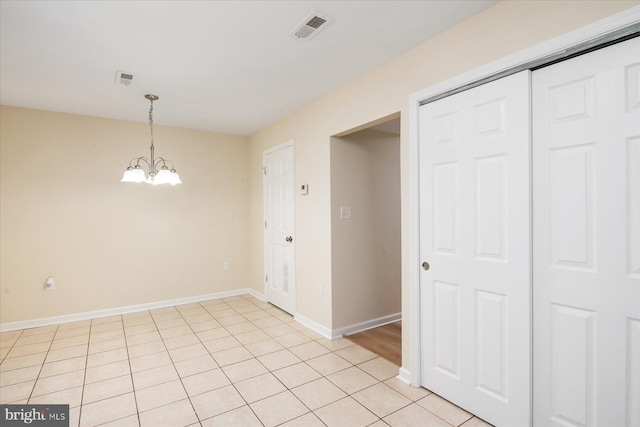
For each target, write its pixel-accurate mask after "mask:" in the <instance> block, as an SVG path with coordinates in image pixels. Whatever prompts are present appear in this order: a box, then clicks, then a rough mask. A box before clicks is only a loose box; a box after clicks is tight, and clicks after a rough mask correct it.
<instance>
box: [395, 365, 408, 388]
mask: <svg viewBox="0 0 640 427" xmlns="http://www.w3.org/2000/svg"><path fill="white" fill-rule="evenodd" d="M396 378H397V379H399V380H400V381H402V382H403V383H405V384H407V385H411V371H409V370H408V369H405V368H400V371H399V372H398V376H397V377H396Z"/></svg>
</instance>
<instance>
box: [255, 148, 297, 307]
mask: <svg viewBox="0 0 640 427" xmlns="http://www.w3.org/2000/svg"><path fill="white" fill-rule="evenodd" d="M289 147H291V149H292V150H293V181H294V184H293V188H294V192H293V205H294V212H295V196H296V192H295V188H296V185H295V179H296V172H295V158H296V149H295V144H294V140H293V139H290V140H288V141H286V142H283V143H282V144H278V145H276V146H273V147H270V148H267V149H265V150H263V151H262V170H263V176H262V222H263V223H266V218H267V212H266V207H267V205H266V203H265V197H266V194H267V192H266V184H267V183H266V181H265V179H264V170H265V167H266V157H267V156H268V155H269V154H271V153H274V152H276V151H279V150H283V149H285V148H289ZM292 221H293V229H294V230H295V228H296V216H295V214H294V215H293V219H292ZM294 236H295V232H294ZM294 245H295V243H294ZM262 252H263V253H262V284H263V290H264V300H265V301H266V302H269V297H268V293H267V285H268V284H267V281H266V280H265V278H266V275H267V265H268V264H267V263H268V259H267V232H266V229H265V228H264V227H263V228H262ZM293 254H294V255H293V262H294V264H295V262H296V256H295V246H294V249H293ZM294 272H296V270H295V268H294ZM296 275H297V273H296ZM293 283H294V287H293V310H292V311H293V313H291V314H292V315H295V313H297V310H296V307H297V303H296V302H297V294H298V292H297V291H298V289H297V286H298V285H297V280H296V277H295V276H294V278H293Z"/></svg>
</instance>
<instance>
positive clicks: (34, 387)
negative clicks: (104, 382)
mask: <svg viewBox="0 0 640 427" xmlns="http://www.w3.org/2000/svg"><path fill="white" fill-rule="evenodd" d="M59 328H60V325H56V329H55V331H54V333H53V337H52V338H51V341H50V342H49V348H48V349H47V354H45V356H44V360H43V361H42V363H41V364H40V369H39V370H38V375H37V376H36V379H35V381H34V383H33V387H32V388H31V392H30V393H29V397H28V398H27V403H29V402H30V401H31V398H32V397H35V396H33V392H34V391H35V389H36V385H37V384H38V380H39V379H40V374H42V370H43V369H44V365H45V363H46V361H47V357H49V352H50V351H51V346H52V345H53V341H54V340H55V338H56V335H57V334H58V329H59ZM16 342H17V340H16ZM88 348H89V346H88V345H87V351H88ZM69 411H71V408H69Z"/></svg>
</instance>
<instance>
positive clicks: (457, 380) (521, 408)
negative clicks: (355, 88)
mask: <svg viewBox="0 0 640 427" xmlns="http://www.w3.org/2000/svg"><path fill="white" fill-rule="evenodd" d="M529 79H530V72H529V71H524V72H521V73H518V74H515V75H512V76H509V77H506V78H503V79H501V80H498V81H495V82H492V83H488V84H486V85H482V86H479V87H476V88H473V89H470V90H467V91H465V92H462V93H458V94H456V95H452V96H450V97H447V98H444V99H441V100H438V101H435V102H432V103H429V104H426V105H424V106H422V107H421V108H420V118H419V120H420V128H419V133H420V135H419V138H420V142H419V143H420V147H419V149H420V227H421V229H420V256H421V258H422V261H425V262H428V263H429V264H430V268H429V269H428V270H424V269H423V270H421V272H422V273H421V277H420V294H421V302H420V304H421V335H422V336H421V346H422V348H421V354H422V369H421V370H422V385H423V386H424V387H426V388H428V389H429V390H432V391H433V392H435V393H437V394H439V395H441V396H443V397H444V398H446V399H448V400H450V401H452V402H453V403H455V404H457V405H459V406H461V407H463V408H464V409H466V410H467V411H470V412H472V413H474V414H475V415H477V416H479V417H481V418H484V419H485V420H486V421H488V422H490V423H492V424H496V425H502V426H527V425H529V424H530V422H531V408H530V400H531V399H530V398H531V380H530V379H531V310H530V307H531V286H530V276H531V274H530V229H531V225H530V192H529V189H530V167H529V165H530V143H529V141H530V126H529V123H530V97H529V95H530V80H529Z"/></svg>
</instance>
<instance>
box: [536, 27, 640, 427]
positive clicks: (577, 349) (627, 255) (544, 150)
mask: <svg viewBox="0 0 640 427" xmlns="http://www.w3.org/2000/svg"><path fill="white" fill-rule="evenodd" d="M639 101H640V39H637V38H636V39H634V40H630V41H627V42H624V43H621V44H617V45H614V46H610V47H608V48H606V49H602V50H598V51H595V52H592V53H589V54H586V55H583V56H580V57H577V58H574V59H571V60H569V61H565V62H561V63H558V64H556V65H552V66H549V67H547V68H543V69H541V70H538V71H535V72H534V73H533V188H534V191H533V197H534V198H533V205H534V225H533V230H534V234H533V245H534V246H533V248H534V249H533V254H534V256H533V259H534V271H533V274H534V322H535V328H534V360H533V361H534V373H535V374H534V424H535V425H536V426H596V425H598V426H620V427H622V426H628V427H631V426H640V102H639Z"/></svg>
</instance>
